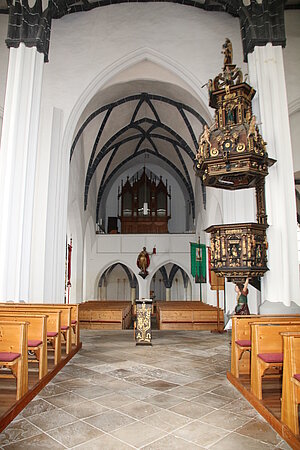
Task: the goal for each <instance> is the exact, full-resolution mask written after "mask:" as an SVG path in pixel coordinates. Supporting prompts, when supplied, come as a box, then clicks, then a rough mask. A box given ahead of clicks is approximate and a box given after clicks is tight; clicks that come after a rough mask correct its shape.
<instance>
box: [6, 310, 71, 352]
mask: <svg viewBox="0 0 300 450" xmlns="http://www.w3.org/2000/svg"><path fill="white" fill-rule="evenodd" d="M3 305H5V306H7V305H8V306H9V307H14V308H18V309H22V308H23V309H24V308H25V309H26V310H28V311H29V310H32V311H35V312H36V313H38V314H41V313H42V314H47V311H54V312H57V311H61V327H60V329H61V334H62V335H63V336H64V338H65V341H66V353H67V355H68V354H69V353H70V352H71V350H72V334H71V332H72V329H71V308H64V307H63V306H64V305H60V304H54V305H49V304H46V303H45V304H44V303H42V304H37V303H4V304H3V303H1V306H3Z"/></svg>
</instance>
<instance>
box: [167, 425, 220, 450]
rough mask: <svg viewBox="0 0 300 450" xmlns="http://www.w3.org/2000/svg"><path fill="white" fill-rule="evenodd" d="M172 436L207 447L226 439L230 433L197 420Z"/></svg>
mask: <svg viewBox="0 0 300 450" xmlns="http://www.w3.org/2000/svg"><path fill="white" fill-rule="evenodd" d="M172 434H173V435H175V436H178V437H181V438H182V439H186V440H188V441H190V442H193V443H194V444H198V445H202V446H203V447H207V446H209V445H212V444H214V443H215V442H217V441H218V440H219V439H221V438H222V437H225V436H226V434H228V432H227V431H225V430H222V429H221V428H217V427H213V426H212V425H208V424H206V423H201V422H199V421H198V420H195V421H194V422H191V423H189V424H187V425H185V426H184V427H183V428H180V429H179V430H176V431H174V432H173V433H172Z"/></svg>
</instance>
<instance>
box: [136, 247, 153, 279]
mask: <svg viewBox="0 0 300 450" xmlns="http://www.w3.org/2000/svg"><path fill="white" fill-rule="evenodd" d="M136 264H137V266H138V268H139V269H140V272H139V275H140V276H141V277H142V278H146V276H147V275H148V274H149V273H148V271H147V269H148V267H149V265H150V256H149V253H148V252H147V250H146V247H143V250H142V251H141V252H140V253H139V256H138V258H137V261H136Z"/></svg>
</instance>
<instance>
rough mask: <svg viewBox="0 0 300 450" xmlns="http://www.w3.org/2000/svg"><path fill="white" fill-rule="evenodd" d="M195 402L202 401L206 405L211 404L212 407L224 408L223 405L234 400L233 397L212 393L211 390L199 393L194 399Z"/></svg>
mask: <svg viewBox="0 0 300 450" xmlns="http://www.w3.org/2000/svg"><path fill="white" fill-rule="evenodd" d="M192 401H193V402H195V403H202V404H203V405H206V406H211V407H212V408H217V409H218V408H222V406H225V405H227V404H228V403H231V402H232V399H230V398H228V397H221V395H216V394H212V393H210V392H208V393H206V394H203V395H199V397H195V398H193V400H192Z"/></svg>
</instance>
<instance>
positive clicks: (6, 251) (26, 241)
mask: <svg viewBox="0 0 300 450" xmlns="http://www.w3.org/2000/svg"><path fill="white" fill-rule="evenodd" d="M43 66H44V55H43V54H41V53H39V52H37V50H36V48H35V47H32V48H27V47H25V45H24V44H22V43H21V44H20V46H19V47H18V48H11V49H10V52H9V65H8V75H7V85H6V97H5V106H4V117H3V128H2V138H1V152H0V213H1V220H0V267H1V270H0V298H1V300H14V301H18V300H26V301H27V300H30V258H31V242H32V217H33V200H34V183H35V166H36V155H37V138H38V125H39V115H40V99H41V85H42V76H43Z"/></svg>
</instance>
